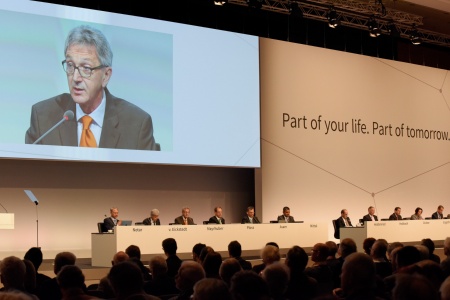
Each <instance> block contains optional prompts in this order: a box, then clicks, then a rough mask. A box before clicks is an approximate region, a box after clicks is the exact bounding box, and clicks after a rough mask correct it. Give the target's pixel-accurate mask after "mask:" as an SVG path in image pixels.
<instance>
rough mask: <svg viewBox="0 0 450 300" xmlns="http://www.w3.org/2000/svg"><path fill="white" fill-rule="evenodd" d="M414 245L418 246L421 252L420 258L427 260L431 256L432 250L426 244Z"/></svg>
mask: <svg viewBox="0 0 450 300" xmlns="http://www.w3.org/2000/svg"><path fill="white" fill-rule="evenodd" d="M414 247H416V248H417V250H419V252H420V260H425V259H429V258H430V251H429V250H428V248H427V247H426V246H424V245H415V246H414Z"/></svg>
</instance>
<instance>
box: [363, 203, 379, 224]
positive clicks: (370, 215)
mask: <svg viewBox="0 0 450 300" xmlns="http://www.w3.org/2000/svg"><path fill="white" fill-rule="evenodd" d="M367 211H368V212H369V213H368V214H367V215H365V216H364V217H363V221H378V217H377V216H375V207H373V206H369V208H368V209H367Z"/></svg>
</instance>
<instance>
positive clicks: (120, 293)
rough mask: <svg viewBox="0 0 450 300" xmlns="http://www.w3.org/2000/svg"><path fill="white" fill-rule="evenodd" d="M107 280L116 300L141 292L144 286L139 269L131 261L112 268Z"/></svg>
mask: <svg viewBox="0 0 450 300" xmlns="http://www.w3.org/2000/svg"><path fill="white" fill-rule="evenodd" d="M108 279H109V281H110V282H111V286H112V287H113V289H114V292H115V294H116V296H117V298H118V299H123V298H126V296H128V295H132V294H135V293H139V292H142V289H143V285H144V279H143V277H142V272H141V269H139V267H138V266H137V265H136V264H135V263H133V262H131V261H123V262H120V263H118V264H115V265H114V266H112V268H111V270H110V271H109V274H108Z"/></svg>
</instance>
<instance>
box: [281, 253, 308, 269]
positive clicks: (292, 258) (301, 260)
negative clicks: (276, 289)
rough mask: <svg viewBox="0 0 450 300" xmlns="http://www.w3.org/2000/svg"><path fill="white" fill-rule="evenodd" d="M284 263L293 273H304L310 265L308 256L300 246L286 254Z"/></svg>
mask: <svg viewBox="0 0 450 300" xmlns="http://www.w3.org/2000/svg"><path fill="white" fill-rule="evenodd" d="M284 263H285V264H286V265H287V266H288V267H289V269H290V270H291V274H292V273H302V272H303V271H304V270H305V268H306V265H307V264H308V254H306V252H305V250H304V249H303V248H302V247H299V246H293V247H292V248H291V249H289V250H288V252H287V254H286V260H285V261H284Z"/></svg>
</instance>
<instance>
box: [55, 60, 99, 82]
mask: <svg viewBox="0 0 450 300" xmlns="http://www.w3.org/2000/svg"><path fill="white" fill-rule="evenodd" d="M62 66H63V69H64V71H65V72H66V73H67V74H68V75H72V74H73V73H75V70H78V73H80V75H81V77H83V78H89V77H91V75H92V71H94V70H97V69H101V68H105V67H107V66H105V65H100V66H98V67H94V68H91V67H86V66H78V67H77V66H75V64H74V63H73V62H67V61H66V60H63V61H62Z"/></svg>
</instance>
